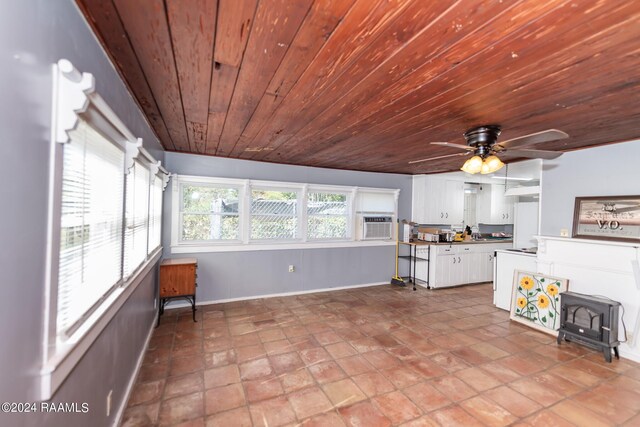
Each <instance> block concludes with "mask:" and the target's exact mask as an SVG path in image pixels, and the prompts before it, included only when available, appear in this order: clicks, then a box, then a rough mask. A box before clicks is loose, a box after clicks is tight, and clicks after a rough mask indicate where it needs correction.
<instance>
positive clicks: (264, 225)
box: [251, 189, 299, 240]
mask: <svg viewBox="0 0 640 427" xmlns="http://www.w3.org/2000/svg"><path fill="white" fill-rule="evenodd" d="M298 236H299V232H298V193H297V192H293V191H278V190H261V189H253V190H252V191H251V239H256V240H267V239H270V240H291V239H296V238H298Z"/></svg>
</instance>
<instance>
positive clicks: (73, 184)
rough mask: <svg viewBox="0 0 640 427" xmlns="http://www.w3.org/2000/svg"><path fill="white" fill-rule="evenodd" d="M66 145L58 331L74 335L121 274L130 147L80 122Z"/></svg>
mask: <svg viewBox="0 0 640 427" xmlns="http://www.w3.org/2000/svg"><path fill="white" fill-rule="evenodd" d="M69 136H70V142H69V143H67V144H66V145H65V146H64V149H63V171H62V190H61V193H62V197H61V215H60V254H59V266H58V307H57V308H58V309H57V319H56V320H57V321H56V330H57V331H58V333H66V334H69V333H71V332H73V330H74V329H75V326H77V324H78V323H79V322H80V321H81V320H82V319H83V318H84V317H85V316H86V315H87V314H89V313H90V312H91V309H92V308H93V307H94V306H95V305H96V303H98V302H99V301H100V300H101V299H102V298H104V297H105V296H106V295H107V294H108V293H109V292H111V291H112V290H113V289H114V288H115V286H116V285H117V284H118V282H119V281H120V279H121V267H120V263H121V260H122V202H123V190H124V185H123V180H124V151H123V150H122V149H121V148H120V147H118V146H116V145H115V144H114V143H113V142H111V141H109V140H107V139H106V138H105V137H104V136H102V135H101V134H100V133H99V132H97V131H96V130H95V129H93V128H92V127H91V126H89V125H88V124H87V123H86V122H85V121H82V120H81V121H80V122H79V123H78V126H77V127H76V129H75V130H73V131H71V132H70V135H69Z"/></svg>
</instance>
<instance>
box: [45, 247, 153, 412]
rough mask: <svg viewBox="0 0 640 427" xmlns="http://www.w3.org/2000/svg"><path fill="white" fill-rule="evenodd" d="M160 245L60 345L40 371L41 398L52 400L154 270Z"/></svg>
mask: <svg viewBox="0 0 640 427" xmlns="http://www.w3.org/2000/svg"><path fill="white" fill-rule="evenodd" d="M161 255H162V246H159V247H158V248H157V249H156V250H155V251H154V252H153V254H151V255H150V256H149V259H148V260H147V261H145V262H144V263H143V264H142V265H141V266H140V267H139V268H138V269H137V271H136V273H134V274H133V275H132V276H131V277H130V278H129V279H128V280H127V281H126V282H125V283H124V285H123V286H121V287H120V288H118V289H116V290H115V291H114V292H113V293H112V294H111V295H109V297H108V298H107V299H106V300H105V301H104V303H103V304H102V305H101V306H100V307H99V308H98V309H97V310H96V311H95V312H94V313H93V314H92V315H91V316H90V317H89V318H88V319H87V321H86V322H84V324H83V325H82V326H81V327H80V328H79V329H78V330H77V331H75V332H74V334H73V335H72V336H71V337H69V339H68V340H67V342H66V343H65V344H64V345H58V346H57V347H56V349H55V351H54V353H52V354H51V356H50V358H49V360H48V361H47V362H46V363H45V364H44V366H43V367H42V370H41V371H40V398H41V400H49V399H51V397H52V396H53V395H54V394H55V392H56V390H57V389H58V387H60V385H61V384H62V383H63V382H64V380H65V379H66V378H67V376H69V374H70V373H71V372H72V371H73V369H74V368H75V366H76V365H77V363H78V362H79V361H80V359H81V358H82V357H83V356H84V354H85V353H86V352H87V350H88V349H89V347H91V345H92V344H93V342H94V341H95V340H96V339H97V338H98V337H99V336H100V334H101V333H102V331H103V330H104V328H105V327H106V326H107V325H108V324H109V322H110V321H111V319H113V317H114V316H115V315H116V313H117V312H118V310H120V308H121V307H122V306H123V305H124V303H125V302H127V300H128V299H129V297H130V296H131V294H132V293H133V292H134V291H135V290H136V289H137V288H138V286H139V285H140V283H141V282H142V279H143V278H144V277H146V276H147V274H149V272H151V270H152V269H153V268H154V266H155V265H156V263H157V262H158V260H159V259H160V256H161Z"/></svg>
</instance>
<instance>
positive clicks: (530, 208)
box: [513, 202, 539, 248]
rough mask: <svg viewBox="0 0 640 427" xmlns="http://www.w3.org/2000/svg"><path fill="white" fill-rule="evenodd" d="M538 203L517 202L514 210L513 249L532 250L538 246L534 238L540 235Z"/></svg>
mask: <svg viewBox="0 0 640 427" xmlns="http://www.w3.org/2000/svg"><path fill="white" fill-rule="evenodd" d="M538 208H539V203H538V202H517V203H515V205H514V208H513V214H514V218H513V247H514V248H532V247H537V246H538V241H537V240H536V239H535V238H534V237H533V236H536V235H537V234H538V213H539V211H538Z"/></svg>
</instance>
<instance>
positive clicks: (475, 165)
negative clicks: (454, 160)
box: [460, 156, 482, 174]
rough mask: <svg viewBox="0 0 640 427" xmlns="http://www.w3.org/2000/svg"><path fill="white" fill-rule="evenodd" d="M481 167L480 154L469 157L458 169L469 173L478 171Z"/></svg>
mask: <svg viewBox="0 0 640 427" xmlns="http://www.w3.org/2000/svg"><path fill="white" fill-rule="evenodd" d="M481 169H482V158H481V157H480V156H473V157H471V158H470V159H468V160H467V161H466V162H464V165H462V167H461V168H460V170H462V171H464V172H466V173H470V174H475V173H478V172H480V170H481Z"/></svg>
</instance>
